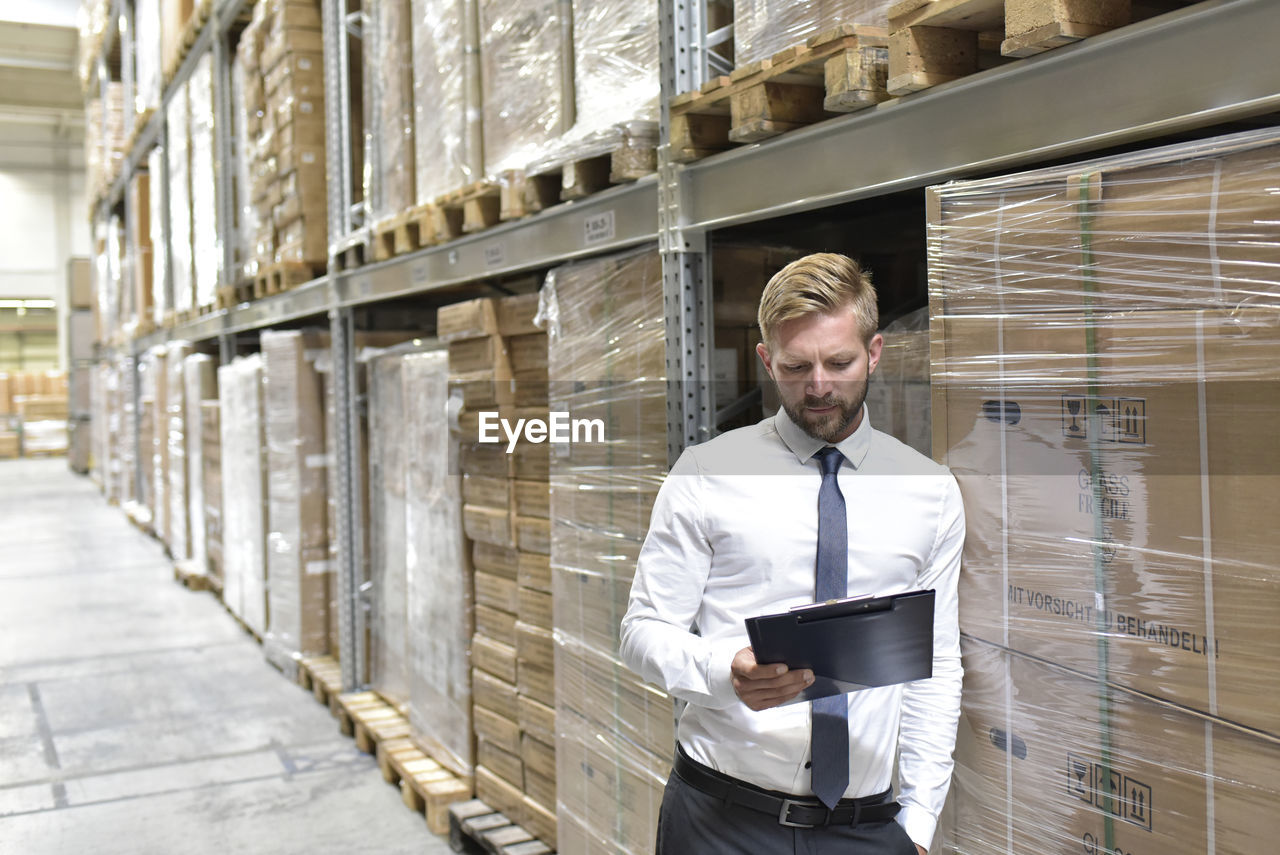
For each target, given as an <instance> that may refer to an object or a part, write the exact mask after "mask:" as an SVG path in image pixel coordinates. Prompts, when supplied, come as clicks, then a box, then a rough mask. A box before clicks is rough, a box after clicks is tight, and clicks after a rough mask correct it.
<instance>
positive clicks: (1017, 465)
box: [929, 130, 1280, 853]
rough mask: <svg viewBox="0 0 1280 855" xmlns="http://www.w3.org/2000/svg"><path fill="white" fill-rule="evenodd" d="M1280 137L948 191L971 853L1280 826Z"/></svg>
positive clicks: (1210, 844)
mask: <svg viewBox="0 0 1280 855" xmlns="http://www.w3.org/2000/svg"><path fill="white" fill-rule="evenodd" d="M1278 144H1280V135H1277V134H1276V133H1275V132H1274V131H1270V130H1269V131H1261V132H1253V133H1249V134H1243V135H1237V136H1231V137H1223V138H1219V139H1214V140H1208V141H1199V142H1195V143H1189V144H1183V145H1177V146H1172V147H1168V148H1162V149H1155V150H1152V151H1148V152H1142V153H1138V154H1130V155H1124V156H1120V157H1115V158H1108V159H1104V160H1098V161H1093V162H1089V163H1081V164H1074V165H1069V166H1062V167H1055V168H1051V169H1046V170H1043V171H1038V172H1032V173H1025V174H1020V175H1014V176H1009V177H1004V178H995V179H988V180H983V181H974V182H963V183H955V184H949V185H944V186H942V187H939V188H934V189H933V190H931V192H930V195H929V211H930V226H929V253H930V258H929V261H930V309H931V349H932V389H933V437H934V452H935V456H936V457H937V458H938V459H939V460H941V461H943V462H945V463H946V464H947V465H949V466H950V467H951V469H952V471H953V472H954V473H955V475H956V477H957V480H958V481H959V483H960V488H961V492H962V494H963V495H964V500H965V509H966V515H967V520H968V538H967V540H966V543H965V552H964V572H963V573H962V576H961V590H960V608H961V630H962V632H963V633H964V634H965V636H966V638H967V639H968V647H967V650H968V653H967V654H966V655H967V657H968V659H969V660H970V661H967V662H966V672H967V685H966V691H965V705H966V706H965V714H966V720H967V721H968V722H969V724H970V732H969V733H968V736H969V738H970V741H969V743H968V746H967V749H966V750H965V751H962V752H960V754H959V756H960V764H959V769H958V772H957V777H956V788H955V789H956V799H957V805H958V806H961V805H963V807H962V809H960V810H958V811H957V812H956V823H957V826H958V827H957V830H956V835H957V840H958V841H960V842H959V844H958V848H959V850H960V851H964V852H974V853H977V852H983V853H986V852H992V851H1015V852H1024V851H1025V852H1032V851H1044V849H1045V848H1046V841H1049V843H1048V847H1047V848H1049V849H1051V850H1052V849H1058V848H1061V849H1063V851H1080V849H1079V847H1081V846H1083V847H1084V850H1083V851H1095V850H1096V851H1098V852H1102V851H1107V852H1111V851H1115V852H1120V851H1124V852H1141V851H1148V850H1150V851H1159V850H1161V849H1163V850H1167V851H1175V850H1176V851H1178V852H1188V853H1189V852H1213V851H1215V847H1216V851H1217V852H1226V851H1230V852H1245V851H1251V850H1253V849H1257V848H1259V847H1261V848H1266V846H1267V845H1268V844H1267V843H1266V841H1268V840H1271V839H1274V837H1275V835H1276V833H1277V832H1278V831H1280V825H1278V824H1277V820H1276V819H1275V815H1274V811H1266V810H1262V809H1260V808H1261V806H1262V805H1264V804H1272V803H1274V802H1275V799H1276V790H1277V786H1278V785H1277V781H1278V780H1280V779H1278V778H1277V774H1276V770H1277V768H1280V765H1278V764H1277V761H1276V758H1277V754H1276V743H1277V741H1278V740H1277V736H1278V735H1280V708H1278V707H1277V706H1276V704H1275V703H1274V688H1273V687H1274V684H1275V681H1276V677H1277V665H1276V662H1277V659H1278V657H1280V630H1278V629H1277V627H1278V626H1280V624H1278V623H1277V622H1276V620H1275V616H1276V614H1277V613H1278V612H1280V578H1278V576H1277V571H1276V569H1275V561H1274V555H1275V551H1276V547H1277V542H1276V541H1277V535H1276V529H1275V526H1274V525H1272V524H1271V520H1272V519H1273V518H1274V516H1275V515H1276V513H1277V510H1280V457H1278V456H1277V453H1276V445H1275V443H1274V441H1272V439H1271V425H1272V424H1273V423H1274V422H1275V420H1276V418H1277V416H1278V415H1280V312H1277V308H1278V307H1280V233H1277V230H1276V226H1275V224H1276V223H1277V222H1278V221H1280V196H1277V193H1276V190H1275V188H1276V187H1277V182H1278V181H1280V165H1278V164H1280V159H1277V157H1276V155H1277V151H1278V148H1277V146H1278ZM1006 650H1007V651H1010V652H1009V653H1007V654H1006V653H1004V652H1001V651H1006ZM1032 659H1034V660H1036V661H1034V662H1033V661H1031V660H1032ZM963 733H964V726H963V725H962V734H963ZM1215 841H1216V842H1215Z"/></svg>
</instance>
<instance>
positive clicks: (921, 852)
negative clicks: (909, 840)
mask: <svg viewBox="0 0 1280 855" xmlns="http://www.w3.org/2000/svg"><path fill="white" fill-rule="evenodd" d="M916 852H917V853H919V855H929V850H928V849H925V848H924V847H923V846H921V845H920V844H919V843H917V844H916Z"/></svg>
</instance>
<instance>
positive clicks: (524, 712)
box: [516, 695, 556, 745]
mask: <svg viewBox="0 0 1280 855" xmlns="http://www.w3.org/2000/svg"><path fill="white" fill-rule="evenodd" d="M516 704H517V707H518V709H519V717H520V729H521V730H522V731H524V733H525V734H527V735H529V736H532V737H534V738H535V739H538V740H541V741H542V742H544V743H546V744H547V745H555V742H556V710H555V707H553V706H549V705H547V704H544V703H542V702H541V701H538V700H534V699H533V698H531V697H529V696H528V695H521V696H520V697H519V699H518V700H517V702H516Z"/></svg>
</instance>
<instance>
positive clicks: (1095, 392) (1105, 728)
mask: <svg viewBox="0 0 1280 855" xmlns="http://www.w3.org/2000/svg"><path fill="white" fill-rule="evenodd" d="M1096 177H1097V174H1096V173H1086V174H1084V175H1081V176H1080V178H1079V184H1078V185H1077V188H1076V189H1077V192H1078V194H1079V195H1078V198H1077V213H1078V216H1079V228H1080V277H1081V284H1082V285H1083V287H1084V319H1085V322H1084V340H1085V365H1086V372H1087V375H1088V379H1087V388H1086V397H1085V400H1086V402H1087V403H1086V407H1087V408H1088V409H1087V412H1088V415H1089V421H1088V425H1089V428H1088V430H1089V464H1090V476H1091V477H1090V482H1091V487H1092V490H1093V587H1094V593H1095V595H1097V597H1099V598H1101V599H1102V602H1103V603H1105V602H1106V600H1105V596H1106V584H1105V583H1106V562H1105V560H1104V544H1105V537H1106V528H1105V526H1104V525H1103V521H1102V509H1103V507H1104V505H1103V498H1104V497H1103V492H1102V483H1103V481H1102V476H1103V467H1102V442H1101V440H1102V424H1101V422H1100V421H1099V418H1098V401H1099V399H1100V398H1101V397H1102V396H1101V395H1100V393H1099V392H1100V389H1099V386H1100V384H1099V380H1098V375H1099V367H1098V343H1097V330H1096V328H1095V326H1094V317H1093V300H1094V295H1096V294H1097V293H1098V283H1097V278H1096V276H1095V272H1094V257H1093V207H1092V201H1091V199H1090V192H1089V190H1090V187H1091V185H1092V183H1093V180H1094V179H1095V178H1096ZM1095 611H1096V613H1097V619H1096V621H1095V624H1096V627H1097V652H1098V724H1099V730H1100V731H1101V733H1100V734H1099V751H1100V754H1101V761H1102V762H1101V766H1102V776H1101V780H1100V781H1099V782H1098V783H1099V786H1100V787H1101V788H1102V793H1101V796H1102V823H1103V836H1104V843H1105V846H1106V849H1105V850H1104V851H1105V852H1108V853H1109V852H1114V851H1115V847H1116V841H1115V808H1116V805H1115V804H1114V802H1113V800H1112V797H1111V791H1110V790H1109V789H1108V783H1109V782H1110V780H1111V703H1110V692H1109V690H1108V688H1107V680H1108V678H1109V676H1110V674H1111V670H1110V656H1109V650H1108V643H1107V629H1108V626H1107V611H1106V609H1095Z"/></svg>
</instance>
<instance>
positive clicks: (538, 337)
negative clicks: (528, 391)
mask: <svg viewBox="0 0 1280 855" xmlns="http://www.w3.org/2000/svg"><path fill="white" fill-rule="evenodd" d="M507 352H508V353H509V354H510V356H511V365H512V367H513V368H514V369H515V370H516V372H525V373H526V374H529V373H532V372H535V371H537V370H539V369H541V371H542V376H543V378H544V379H545V377H546V369H547V336H546V333H542V332H537V333H526V334H524V335H513V336H511V337H510V338H508V339H507Z"/></svg>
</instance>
